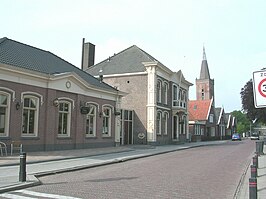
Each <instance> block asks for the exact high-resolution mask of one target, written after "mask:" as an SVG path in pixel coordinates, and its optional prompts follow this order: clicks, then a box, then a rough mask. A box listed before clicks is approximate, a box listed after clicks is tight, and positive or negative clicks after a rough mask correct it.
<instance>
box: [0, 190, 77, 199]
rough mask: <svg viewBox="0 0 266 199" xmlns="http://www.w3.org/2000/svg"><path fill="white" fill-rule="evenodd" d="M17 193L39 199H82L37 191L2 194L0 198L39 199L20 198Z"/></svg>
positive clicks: (31, 198) (30, 198)
mask: <svg viewBox="0 0 266 199" xmlns="http://www.w3.org/2000/svg"><path fill="white" fill-rule="evenodd" d="M15 193H22V194H26V195H29V196H37V197H46V198H53V199H81V198H76V197H71V196H62V195H56V194H49V193H40V192H35V191H28V190H25V189H24V190H17V191H13V192H10V193H3V194H0V197H5V198H10V199H38V198H35V197H29V196H20V195H17V194H15Z"/></svg>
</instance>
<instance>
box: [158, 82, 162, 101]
mask: <svg viewBox="0 0 266 199" xmlns="http://www.w3.org/2000/svg"><path fill="white" fill-rule="evenodd" d="M157 102H158V103H161V102H162V82H161V80H157Z"/></svg>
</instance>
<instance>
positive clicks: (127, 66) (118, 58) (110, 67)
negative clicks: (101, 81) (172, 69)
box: [86, 45, 161, 76]
mask: <svg viewBox="0 0 266 199" xmlns="http://www.w3.org/2000/svg"><path fill="white" fill-rule="evenodd" d="M154 61H156V59H155V58H154V57H152V56H151V55H149V54H148V53H146V52H145V51H143V50H142V49H140V48H139V47H137V46H136V45H133V46H131V47H129V48H127V49H125V50H123V51H121V52H119V53H118V54H114V55H113V56H111V57H109V58H107V59H105V60H104V61H102V62H100V63H98V64H95V65H94V66H91V67H89V68H88V69H87V70H86V72H88V73H90V74H91V75H93V76H97V75H99V71H100V70H102V74H103V75H111V74H124V73H137V72H145V71H146V68H145V66H144V65H143V62H154ZM158 63H159V62H158ZM160 64H161V63H160Z"/></svg>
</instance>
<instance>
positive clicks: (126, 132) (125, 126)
mask: <svg viewBox="0 0 266 199" xmlns="http://www.w3.org/2000/svg"><path fill="white" fill-rule="evenodd" d="M121 123H122V128H121V137H122V140H121V142H122V143H121V144H122V145H128V144H133V111H131V110H122V120H121Z"/></svg>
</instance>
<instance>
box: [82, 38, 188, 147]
mask: <svg viewBox="0 0 266 199" xmlns="http://www.w3.org/2000/svg"><path fill="white" fill-rule="evenodd" d="M88 45H89V46H90V47H88ZM86 49H89V50H86ZM82 51H83V53H85V55H84V54H83V56H82V57H83V58H84V57H87V58H88V57H94V55H90V52H92V53H94V49H93V45H90V44H89V43H84V42H83V50H82ZM83 63H88V61H86V60H84V61H83ZM82 68H83V70H85V71H86V72H88V73H89V74H91V75H93V76H95V77H100V78H101V79H103V81H104V82H105V83H108V84H110V85H112V86H113V87H115V88H117V89H118V90H121V91H123V92H126V93H127V95H126V96H124V97H123V98H122V99H121V109H122V112H121V121H122V122H121V123H122V124H121V128H122V130H121V145H124V144H143V143H145V144H151V145H158V144H172V143H180V142H185V141H187V140H188V139H189V134H188V117H187V115H188V111H187V107H188V106H187V105H188V94H189V87H190V86H191V85H192V84H191V83H190V82H188V81H187V80H186V79H185V78H184V75H183V73H182V72H181V70H179V71H178V72H173V71H171V70H170V69H169V68H167V67H166V66H165V65H163V64H162V63H161V62H159V61H158V60H157V59H155V58H154V57H153V56H151V55H150V54H148V53H147V52H145V51H144V50H142V49H140V48H139V47H137V46H136V45H133V46H131V47H129V48H127V49H125V50H123V51H121V52H119V53H117V54H114V55H113V56H111V57H109V58H107V59H105V60H103V61H102V62H100V63H98V64H95V65H90V64H87V65H85V66H82ZM129 121H130V122H131V123H130V125H128V122H129Z"/></svg>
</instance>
